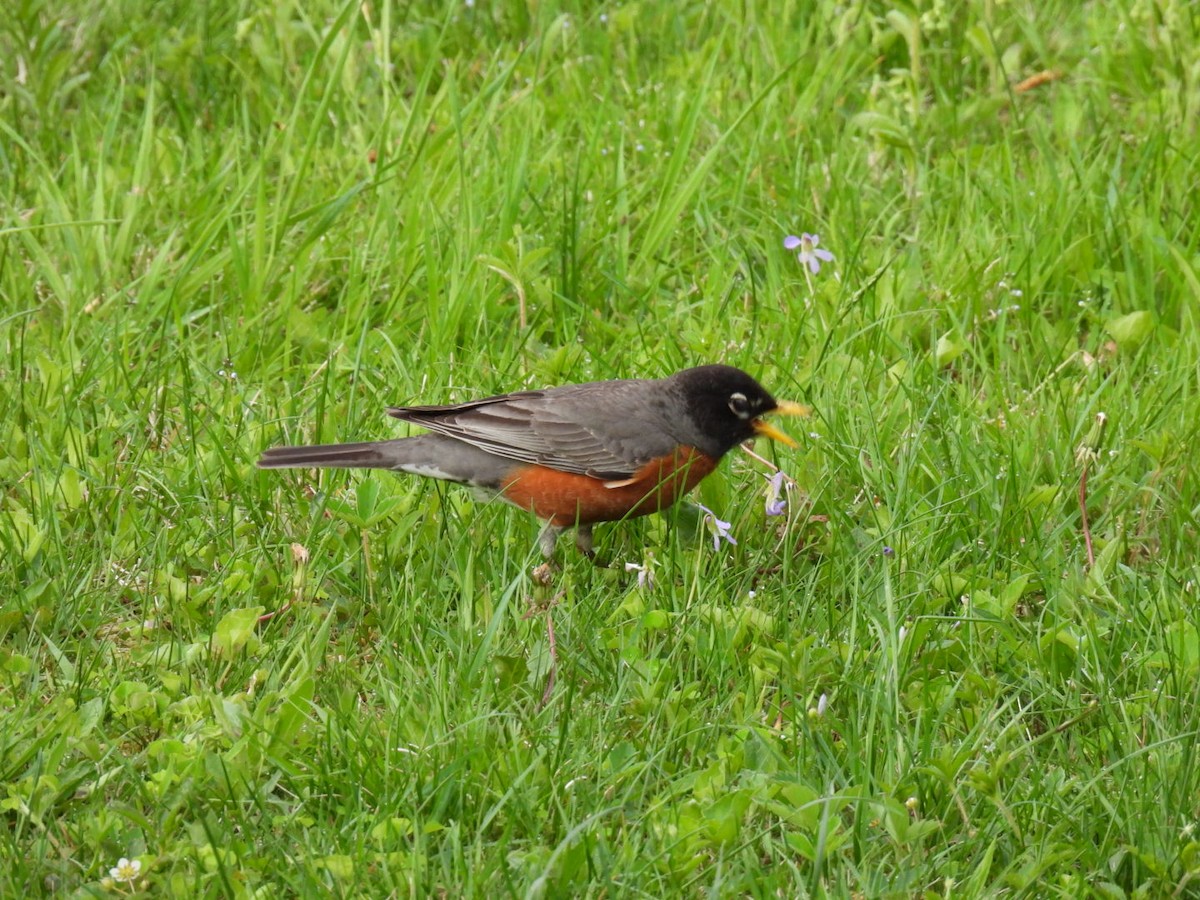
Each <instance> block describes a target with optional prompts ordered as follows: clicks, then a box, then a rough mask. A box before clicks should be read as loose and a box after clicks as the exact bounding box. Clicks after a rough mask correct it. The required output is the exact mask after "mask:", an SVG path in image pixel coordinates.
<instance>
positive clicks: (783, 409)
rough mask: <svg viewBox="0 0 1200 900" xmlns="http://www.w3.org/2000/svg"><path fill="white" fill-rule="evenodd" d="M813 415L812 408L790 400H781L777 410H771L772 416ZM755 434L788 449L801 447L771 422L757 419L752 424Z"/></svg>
mask: <svg viewBox="0 0 1200 900" xmlns="http://www.w3.org/2000/svg"><path fill="white" fill-rule="evenodd" d="M811 414H812V407H811V406H805V405H804V404H803V403H792V402H791V401H790V400H780V401H779V402H778V403H777V404H776V406H775V408H774V409H773V410H771V415H775V416H808V415H811ZM751 427H752V428H753V429H754V433H755V434H761V435H762V436H763V437H768V438H770V439H771V440H773V441H779V443H781V444H784V445H786V446H788V447H798V446H800V445H799V444H797V443H796V442H795V441H794V440H792V439H791V438H790V437H788V436H787V435H786V434H784V433H783V432H782V431H780V430H779V429H778V428H776V427H775V426H774V425H772V424H771V423H770V422H764V421H763V420H762V419H755V420H754V421H753V422H752V423H751Z"/></svg>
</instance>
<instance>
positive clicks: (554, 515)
mask: <svg viewBox="0 0 1200 900" xmlns="http://www.w3.org/2000/svg"><path fill="white" fill-rule="evenodd" d="M810 411H811V410H810V409H809V407H807V406H804V405H802V404H799V403H793V402H790V401H786V400H776V399H775V398H774V397H773V396H772V395H771V394H770V393H769V392H768V391H767V390H766V388H764V387H763V386H762V385H761V384H759V383H758V382H757V381H756V380H755V379H754V378H753V377H751V376H750V375H748V374H747V373H745V372H743V371H742V370H741V369H737V368H734V367H733V366H727V365H703V366H697V367H695V368H689V369H684V370H682V371H680V372H677V373H675V374H674V375H671V376H669V377H667V378H659V379H645V378H637V379H619V380H611V381H593V382H587V383H583V384H568V385H563V386H561V387H553V388H546V389H544V390H526V391H516V392H513V393H508V394H500V395H497V396H494V397H484V398H482V399H479V400H470V401H468V402H466V403H454V404H450V405H446V406H397V407H392V408H389V409H388V410H387V412H388V415H390V416H392V417H394V418H396V419H400V420H401V421H404V422H409V423H411V424H413V425H418V426H420V427H422V428H424V429H426V430H427V433H425V434H418V435H415V436H412V437H403V438H395V439H392V440H383V441H368V442H360V443H348V444H324V445H316V446H299V447H275V448H272V449H269V450H267V451H265V452H264V453H263V454H262V457H261V458H260V459H259V460H258V466H259V468H262V469H286V468H340V469H359V468H362V469H390V470H392V471H396V472H407V473H409V474H412V475H420V476H426V477H430V478H436V479H440V480H443V481H449V482H454V483H457V484H463V485H467V486H469V487H470V488H472V489H473V490H474V491H475V493H476V494H477V495H479V496H482V497H483V498H485V499H491V498H499V499H501V500H504V501H506V502H508V503H510V504H512V505H514V506H517V507H520V508H522V509H525V510H528V511H530V512H532V513H533V514H534V515H535V516H537V517H538V518H539V519H540V520H542V522H544V523H545V524H544V527H543V528H542V530H541V533H540V534H539V536H538V545H539V548H540V549H541V552H542V555H543V556H545V557H546V558H547V559H551V558H552V557H553V555H554V550H555V546H556V544H557V542H558V538H559V536H560V534H561V533H562V532H563V531H565V530H567V529H569V528H572V527H573V528H575V530H576V544H577V546H578V548H579V550H580V552H582V553H583V554H584V555H586V556H589V557H590V556H592V555H593V534H592V526H593V525H595V524H596V523H598V522H611V521H618V520H623V519H626V518H632V517H634V516H644V515H648V514H650V513H655V512H659V511H661V510H664V509H666V508H668V507H670V506H672V505H673V504H675V503H676V502H677V501H678V500H679V499H680V498H682V497H683V496H684V495H685V494H687V493H688V491H690V490H691V489H692V488H694V487H695V486H696V485H697V484H699V483H700V481H701V480H703V479H704V478H705V477H706V476H708V475H709V474H710V473H711V472H713V470H715V469H716V467H717V464H718V463H719V462H720V461H721V458H722V457H723V456H725V454H726V453H728V452H729V451H730V450H732V449H733V448H734V447H737V446H738V445H740V444H742V443H743V442H745V441H747V440H749V439H751V438H754V437H756V436H762V437H767V438H770V439H772V440H775V441H779V442H780V443H782V444H785V445H787V446H790V447H795V446H797V445H796V442H795V441H794V440H793V439H792V438H790V437H789V436H788V435H787V434H785V433H784V432H782V431H780V430H779V429H778V428H776V427H775V426H774V425H772V424H771V423H769V422H767V421H765V420H764V419H763V418H762V417H763V416H765V415H783V416H804V415H808V414H809V413H810Z"/></svg>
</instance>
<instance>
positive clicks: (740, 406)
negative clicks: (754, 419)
mask: <svg viewBox="0 0 1200 900" xmlns="http://www.w3.org/2000/svg"><path fill="white" fill-rule="evenodd" d="M729 408H730V409H731V410H733V414H734V415H735V416H737V417H738V418H739V419H748V418H750V401H749V400H747V399H746V395H745V394H743V393H742V392H741V391H738V392H737V393H733V394H730V395H729Z"/></svg>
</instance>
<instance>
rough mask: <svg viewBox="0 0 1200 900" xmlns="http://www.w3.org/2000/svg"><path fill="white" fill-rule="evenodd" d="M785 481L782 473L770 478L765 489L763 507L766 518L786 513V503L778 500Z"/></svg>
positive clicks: (785, 477)
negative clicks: (768, 484) (765, 495)
mask: <svg viewBox="0 0 1200 900" xmlns="http://www.w3.org/2000/svg"><path fill="white" fill-rule="evenodd" d="M786 479H787V476H786V475H784V474H783V472H776V473H775V474H774V475H772V476H771V483H770V486H769V487H768V488H767V502H766V504H765V505H764V508H765V509H766V512H767V515H768V516H782V515H783V514H784V513H785V512H787V501H786V500H780V499H779V493H780V491H782V490H783V484H784V482H785V481H786Z"/></svg>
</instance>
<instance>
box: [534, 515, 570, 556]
mask: <svg viewBox="0 0 1200 900" xmlns="http://www.w3.org/2000/svg"><path fill="white" fill-rule="evenodd" d="M564 531H566V529H565V528H563V527H562V526H561V525H555V524H554V523H553V522H547V523H546V524H545V526H543V528H542V530H541V532H540V533H539V534H538V547H540V548H541V550H542V556H544V557H546V559H552V558H553V557H554V545H555V544H557V543H558V536H559V535H560V534H562V533H563V532H564Z"/></svg>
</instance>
